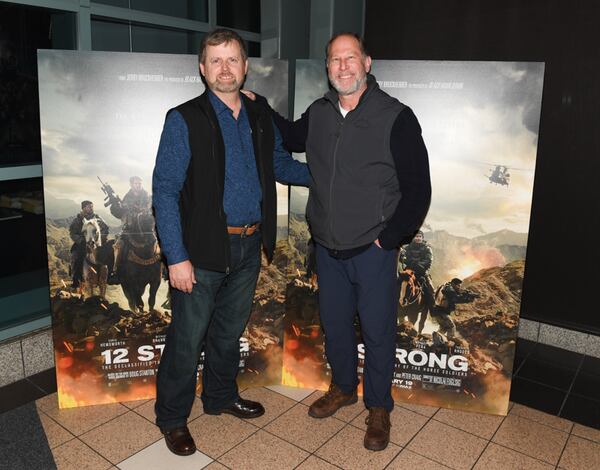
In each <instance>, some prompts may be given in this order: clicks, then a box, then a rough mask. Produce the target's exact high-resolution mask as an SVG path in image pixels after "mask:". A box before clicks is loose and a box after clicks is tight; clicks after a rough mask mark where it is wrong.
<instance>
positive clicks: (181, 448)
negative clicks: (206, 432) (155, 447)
mask: <svg viewBox="0 0 600 470" xmlns="http://www.w3.org/2000/svg"><path fill="white" fill-rule="evenodd" d="M163 435H164V436H165V442H166V443H167V447H168V448H169V450H170V451H171V452H173V453H174V454H177V455H192V454H193V453H194V452H196V443H195V442H194V438H193V437H192V435H191V434H190V431H189V429H188V428H187V426H183V427H181V428H175V429H169V430H168V431H163Z"/></svg>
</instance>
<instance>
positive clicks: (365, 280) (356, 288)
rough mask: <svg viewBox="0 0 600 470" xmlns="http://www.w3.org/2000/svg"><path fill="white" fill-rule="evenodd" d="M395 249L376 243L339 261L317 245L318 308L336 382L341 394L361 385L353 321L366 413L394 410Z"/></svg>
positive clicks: (396, 255) (396, 285)
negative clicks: (360, 345) (360, 346)
mask: <svg viewBox="0 0 600 470" xmlns="http://www.w3.org/2000/svg"><path fill="white" fill-rule="evenodd" d="M397 259H398V251H397V250H389V251H388V250H383V249H381V248H379V247H378V246H377V245H375V244H373V245H372V246H370V247H369V248H368V249H367V250H366V251H363V252H362V253H360V254H358V255H356V256H353V257H352V258H349V259H336V258H334V257H332V256H331V255H330V254H329V251H328V250H327V249H326V248H324V247H323V246H320V245H317V273H318V276H319V309H320V313H321V324H322V325H323V330H324V332H325V353H326V354H327V359H328V361H329V364H330V366H331V371H332V376H333V378H332V380H333V383H335V384H336V385H337V386H338V387H339V388H340V389H341V390H342V391H343V392H345V393H352V392H354V390H355V389H356V386H357V385H358V376H357V370H356V369H357V366H358V354H357V345H356V335H355V328H354V317H355V315H356V313H357V312H358V315H359V319H360V327H361V333H362V337H363V340H364V344H365V367H364V374H363V378H364V382H363V392H364V401H365V405H366V406H367V407H368V408H372V407H383V408H385V409H387V410H388V411H391V410H392V409H393V407H394V401H393V400H392V395H391V385H392V377H393V374H394V363H395V356H396V316H397V308H398V307H397V304H398V284H397V281H396V270H397Z"/></svg>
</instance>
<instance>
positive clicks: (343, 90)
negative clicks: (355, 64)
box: [329, 74, 367, 96]
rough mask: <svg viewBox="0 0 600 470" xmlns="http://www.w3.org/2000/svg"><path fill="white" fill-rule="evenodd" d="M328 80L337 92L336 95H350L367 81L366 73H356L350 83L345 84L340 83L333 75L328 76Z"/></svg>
mask: <svg viewBox="0 0 600 470" xmlns="http://www.w3.org/2000/svg"><path fill="white" fill-rule="evenodd" d="M329 81H330V82H331V85H332V86H333V88H335V91H337V92H338V95H342V96H345V95H351V94H353V93H356V92H357V91H358V90H360V88H361V87H362V86H363V84H364V83H365V82H366V81H367V74H362V75H358V76H357V77H356V78H355V79H354V81H353V82H352V83H350V84H349V85H346V86H344V85H342V83H341V82H340V81H338V80H336V79H334V78H333V77H329Z"/></svg>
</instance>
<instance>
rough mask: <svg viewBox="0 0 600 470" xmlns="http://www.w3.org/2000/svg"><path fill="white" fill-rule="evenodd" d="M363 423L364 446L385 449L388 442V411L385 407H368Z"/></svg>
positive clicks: (372, 448) (370, 448)
mask: <svg viewBox="0 0 600 470" xmlns="http://www.w3.org/2000/svg"><path fill="white" fill-rule="evenodd" d="M365 423H367V433H366V434H365V447H366V448H367V449H369V450H383V449H385V448H386V447H387V445H388V444H389V442H390V427H391V426H392V425H391V424H390V412H389V411H387V410H386V409H385V408H370V409H369V416H367V419H366V420H365Z"/></svg>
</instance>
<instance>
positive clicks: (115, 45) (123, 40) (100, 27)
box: [92, 18, 131, 52]
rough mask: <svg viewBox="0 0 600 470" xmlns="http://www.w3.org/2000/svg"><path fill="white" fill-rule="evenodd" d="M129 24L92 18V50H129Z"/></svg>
mask: <svg viewBox="0 0 600 470" xmlns="http://www.w3.org/2000/svg"><path fill="white" fill-rule="evenodd" d="M129 40H130V38H129V24H128V23H126V22H122V23H121V22H117V21H108V20H105V19H102V18H92V50H93V51H117V52H130V50H131V48H130V44H129Z"/></svg>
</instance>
